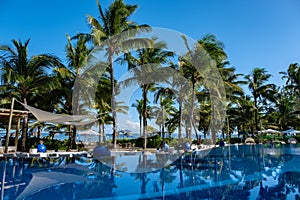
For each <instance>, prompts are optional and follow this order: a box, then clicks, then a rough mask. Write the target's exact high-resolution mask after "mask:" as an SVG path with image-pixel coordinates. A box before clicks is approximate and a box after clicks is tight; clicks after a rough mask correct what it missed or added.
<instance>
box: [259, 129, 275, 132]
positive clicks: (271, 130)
mask: <svg viewBox="0 0 300 200" xmlns="http://www.w3.org/2000/svg"><path fill="white" fill-rule="evenodd" d="M279 132H280V131H277V130H274V129H266V130H261V131H258V133H279Z"/></svg>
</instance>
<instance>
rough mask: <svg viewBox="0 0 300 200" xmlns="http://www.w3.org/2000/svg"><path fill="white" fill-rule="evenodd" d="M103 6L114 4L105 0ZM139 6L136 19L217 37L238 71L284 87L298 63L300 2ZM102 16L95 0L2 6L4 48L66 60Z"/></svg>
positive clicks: (193, 0)
mask: <svg viewBox="0 0 300 200" xmlns="http://www.w3.org/2000/svg"><path fill="white" fill-rule="evenodd" d="M101 2H102V4H103V7H106V6H107V5H109V4H110V3H111V2H112V0H109V1H107V0H105V1H104V0H102V1H101ZM125 2H127V3H130V4H138V5H139V8H138V9H137V11H136V13H135V14H134V15H133V16H132V20H134V21H136V22H138V23H140V24H142V23H145V24H149V25H151V26H153V27H161V28H168V29H171V30H175V31H179V32H182V33H184V34H186V35H188V36H190V37H191V38H193V39H195V40H198V39H199V38H201V37H202V36H203V35H205V34H207V33H212V34H215V35H216V36H217V38H218V39H219V40H221V41H222V42H223V43H224V44H225V50H226V52H227V54H228V59H229V61H230V62H231V65H232V66H235V67H236V68H237V72H240V73H244V74H247V73H249V72H251V70H252V69H253V68H254V67H264V68H266V69H267V70H268V72H269V73H271V74H272V75H273V76H274V77H273V78H272V79H271V81H273V82H275V83H280V84H281V83H282V81H281V80H280V75H278V72H279V71H283V70H286V69H287V67H288V65H289V64H290V63H293V62H299V56H300V45H299V44H300V41H299V40H300V37H299V33H300V23H299V22H300V2H299V1H298V0H286V1H282V0H242V1H241V0H229V1H219V0H209V1H208V0H207V1H202V0H200V1H199V0H190V1H183V0H172V1H167V0H164V1H161V0H160V1H159V0H151V1H148V0H140V1H137V0H127V1H125ZM87 14H90V15H92V16H95V17H96V16H98V11H97V6H96V2H95V0H76V1H74V0H64V1H60V0H51V1H38V0H31V1H20V0H19V1H17V0H2V1H1V2H0V24H1V26H0V44H10V41H11V40H12V39H21V40H23V41H24V40H25V39H27V38H31V42H30V46H29V47H30V49H29V50H30V53H31V54H38V53H44V52H47V53H52V54H54V55H57V56H58V57H60V58H61V59H62V60H65V58H64V56H65V53H64V47H65V44H66V34H67V33H68V34H70V35H71V36H73V35H75V34H76V33H79V32H89V27H88V25H87V23H86V16H87Z"/></svg>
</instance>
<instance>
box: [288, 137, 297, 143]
mask: <svg viewBox="0 0 300 200" xmlns="http://www.w3.org/2000/svg"><path fill="white" fill-rule="evenodd" d="M288 143H289V144H297V143H298V141H297V140H296V139H295V138H290V139H288Z"/></svg>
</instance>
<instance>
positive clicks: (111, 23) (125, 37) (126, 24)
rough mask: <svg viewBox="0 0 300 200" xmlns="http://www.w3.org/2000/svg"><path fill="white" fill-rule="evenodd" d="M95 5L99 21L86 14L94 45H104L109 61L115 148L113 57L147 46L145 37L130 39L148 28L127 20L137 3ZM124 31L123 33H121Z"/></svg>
mask: <svg viewBox="0 0 300 200" xmlns="http://www.w3.org/2000/svg"><path fill="white" fill-rule="evenodd" d="M97 6H98V10H99V13H100V16H99V21H98V20H97V19H96V18H94V17H93V16H90V15H89V16H88V23H89V24H90V25H91V29H92V32H91V36H92V39H93V42H94V44H95V45H96V46H102V47H103V46H105V49H106V51H107V62H108V63H109V67H108V68H109V74H110V80H111V109H112V118H113V145H114V148H116V126H117V121H116V120H117V119H116V117H117V116H116V100H115V78H114V65H113V61H114V60H113V59H114V56H115V55H116V54H118V53H119V52H120V51H122V49H130V48H134V47H135V46H139V47H140V46H141V45H142V46H148V45H149V42H148V41H147V40H145V39H136V38H135V39H132V38H133V37H134V36H135V35H136V34H138V33H140V32H141V31H148V30H149V29H150V27H149V26H147V25H137V24H136V23H134V22H132V21H129V17H130V16H131V15H132V14H133V13H134V11H135V10H136V9H137V5H128V4H125V3H124V2H123V0H115V1H114V2H113V3H112V4H111V5H110V6H109V8H108V9H107V10H105V12H104V11H103V9H102V7H101V4H100V2H99V0H97ZM122 33H124V34H122Z"/></svg>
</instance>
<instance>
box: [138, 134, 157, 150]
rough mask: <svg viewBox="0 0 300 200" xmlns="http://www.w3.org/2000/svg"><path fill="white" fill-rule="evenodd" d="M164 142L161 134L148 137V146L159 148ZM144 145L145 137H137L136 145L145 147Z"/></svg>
mask: <svg viewBox="0 0 300 200" xmlns="http://www.w3.org/2000/svg"><path fill="white" fill-rule="evenodd" d="M161 142H162V138H161V137H160V136H159V135H154V136H151V137H149V138H147V148H158V147H159V145H160V143H161ZM143 145H144V138H138V139H136V142H135V146H136V147H143Z"/></svg>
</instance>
